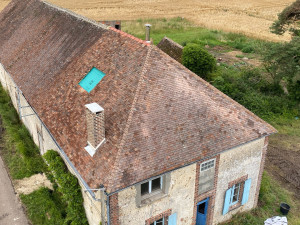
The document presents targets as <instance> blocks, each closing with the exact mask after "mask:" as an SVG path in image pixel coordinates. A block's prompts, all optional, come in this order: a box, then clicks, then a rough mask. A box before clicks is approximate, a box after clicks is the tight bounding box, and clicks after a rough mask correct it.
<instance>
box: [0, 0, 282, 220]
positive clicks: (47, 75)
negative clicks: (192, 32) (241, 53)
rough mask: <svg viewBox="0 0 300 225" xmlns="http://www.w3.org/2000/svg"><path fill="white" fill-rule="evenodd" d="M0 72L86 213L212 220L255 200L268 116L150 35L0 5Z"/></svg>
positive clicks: (29, 2) (32, 2)
mask: <svg viewBox="0 0 300 225" xmlns="http://www.w3.org/2000/svg"><path fill="white" fill-rule="evenodd" d="M0 30H1V32H0V63H1V65H0V80H1V83H2V85H3V87H4V88H5V89H6V90H7V91H8V93H9V95H10V97H11V99H12V102H13V104H14V107H15V108H16V109H17V111H18V113H19V115H20V118H21V120H22V121H23V123H24V124H25V125H26V127H27V128H28V130H29V131H30V133H31V134H32V137H33V139H34V141H35V143H36V144H37V145H38V146H39V148H40V151H41V154H44V153H45V152H46V151H47V150H49V149H54V150H56V151H57V152H59V153H60V155H61V157H62V158H63V159H64V161H65V163H66V164H67V166H68V168H69V170H70V171H71V172H72V173H73V174H74V175H76V176H77V178H78V181H79V183H80V185H81V187H82V194H83V197H84V207H85V210H86V214H87V217H88V220H89V223H90V224H99V223H100V221H101V222H102V224H109V225H129V224H134V225H141V224H147V225H153V224H155V225H162V224H164V225H166V224H169V225H175V224H177V225H185V224H197V225H202V224H217V223H219V222H222V221H225V220H227V219H229V218H230V217H231V216H232V215H233V214H235V213H237V212H242V211H247V210H250V209H251V208H253V207H255V206H256V205H257V199H258V193H259V189H260V182H261V177H262V172H263V167H264V159H265V155H266V149H267V144H268V136H269V135H271V134H272V133H274V132H276V130H275V129H274V128H273V127H271V126H270V125H269V124H267V123H266V122H264V121H263V120H261V119H260V118H258V117H257V116H255V115H254V114H253V113H251V112H250V111H248V110H247V109H245V108H244V107H243V106H241V105H239V104H238V103H236V102H235V101H233V100H232V99H230V98H229V97H228V96H226V95H225V94H223V93H221V92H220V91H218V90H217V89H216V88H214V87H213V86H211V85H210V84H209V83H207V82H206V81H204V80H202V79H201V78H199V77H198V76H196V75H195V74H194V73H192V72H191V71H189V70H188V69H186V68H185V67H184V66H182V65H181V64H180V63H178V62H177V61H176V60H174V59H172V58H171V57H169V56H168V55H167V54H165V53H164V52H162V51H161V50H160V49H159V48H157V47H156V46H154V45H153V44H151V43H148V42H146V41H143V40H140V39H138V38H135V37H133V36H131V35H129V34H126V33H124V32H122V31H120V30H117V29H115V28H112V27H109V26H106V25H103V24H100V23H96V22H94V21H90V20H88V19H86V18H83V17H80V16H78V15H76V14H74V13H72V12H69V11H67V10H64V9H60V8H58V7H56V6H53V5H51V4H50V3H47V2H44V1H40V0H22V1H21V0H12V2H11V3H10V4H9V5H8V6H7V7H6V8H5V9H4V10H3V11H2V12H1V14H0Z"/></svg>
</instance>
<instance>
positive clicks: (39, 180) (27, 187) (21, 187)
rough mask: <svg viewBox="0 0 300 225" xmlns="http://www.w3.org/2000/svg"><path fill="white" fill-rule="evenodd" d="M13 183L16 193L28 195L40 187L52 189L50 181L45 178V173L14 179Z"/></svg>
mask: <svg viewBox="0 0 300 225" xmlns="http://www.w3.org/2000/svg"><path fill="white" fill-rule="evenodd" d="M13 184H14V187H15V191H16V192H17V194H25V195H28V194H30V193H31V192H33V191H35V190H38V189H39V188H40V187H47V188H49V189H53V188H52V184H51V182H50V181H49V180H48V179H47V177H46V176H45V174H36V175H33V176H31V177H28V178H24V179H22V180H14V181H13Z"/></svg>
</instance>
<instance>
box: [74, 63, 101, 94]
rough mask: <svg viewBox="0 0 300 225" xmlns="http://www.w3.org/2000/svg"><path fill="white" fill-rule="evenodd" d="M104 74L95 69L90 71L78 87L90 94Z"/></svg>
mask: <svg viewBox="0 0 300 225" xmlns="http://www.w3.org/2000/svg"><path fill="white" fill-rule="evenodd" d="M104 76H105V73H103V72H102V71H100V70H98V69H97V68H95V67H94V68H93V69H91V71H90V72H89V73H88V74H87V75H86V76H85V77H84V78H83V79H82V80H81V81H80V82H79V85H80V86H81V87H82V88H83V89H84V90H86V91H87V92H88V93H90V92H91V91H92V90H93V89H94V88H95V87H96V85H97V84H98V83H99V82H100V81H101V80H102V78H103V77H104Z"/></svg>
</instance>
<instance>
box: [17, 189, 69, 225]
mask: <svg viewBox="0 0 300 225" xmlns="http://www.w3.org/2000/svg"><path fill="white" fill-rule="evenodd" d="M20 198H21V200H22V202H23V204H25V205H26V209H27V215H28V217H29V219H30V220H31V222H32V223H33V224H41V225H52V224H64V218H65V216H66V215H65V213H66V212H65V210H64V209H65V204H64V203H63V202H62V201H61V197H60V195H58V193H57V192H53V191H51V190H49V189H48V188H44V187H43V188H40V189H39V190H37V191H34V192H32V193H31V194H29V195H21V196H20Z"/></svg>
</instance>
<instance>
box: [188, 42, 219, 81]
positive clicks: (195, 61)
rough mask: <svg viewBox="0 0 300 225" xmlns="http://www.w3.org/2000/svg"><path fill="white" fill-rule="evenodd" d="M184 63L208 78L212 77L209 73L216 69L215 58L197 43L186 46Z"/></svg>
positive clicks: (199, 74)
mask: <svg viewBox="0 0 300 225" xmlns="http://www.w3.org/2000/svg"><path fill="white" fill-rule="evenodd" d="M182 64H183V65H184V66H186V67H187V68H188V69H190V70H191V71H193V72H194V73H196V74H197V75H198V76H200V77H202V78H204V79H206V80H208V79H209V78H210V76H209V74H210V73H211V72H213V71H215V70H216V60H215V58H214V57H213V56H212V55H211V54H209V53H208V52H207V51H206V50H204V49H203V48H201V47H200V46H199V45H197V44H188V45H187V46H185V47H184V49H183V53H182Z"/></svg>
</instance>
